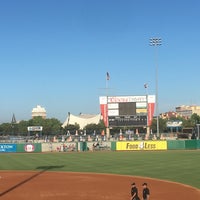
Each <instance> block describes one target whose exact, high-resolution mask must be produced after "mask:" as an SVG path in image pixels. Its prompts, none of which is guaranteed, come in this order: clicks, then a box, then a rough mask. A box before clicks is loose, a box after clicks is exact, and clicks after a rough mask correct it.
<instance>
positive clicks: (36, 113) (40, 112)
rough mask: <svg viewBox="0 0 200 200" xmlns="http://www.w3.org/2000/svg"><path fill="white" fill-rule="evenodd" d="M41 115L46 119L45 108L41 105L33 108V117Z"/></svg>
mask: <svg viewBox="0 0 200 200" xmlns="http://www.w3.org/2000/svg"><path fill="white" fill-rule="evenodd" d="M39 116H40V117H42V118H43V119H46V116H47V114H46V110H45V108H43V107H41V106H40V105H37V106H36V108H33V110H32V118H34V117H39Z"/></svg>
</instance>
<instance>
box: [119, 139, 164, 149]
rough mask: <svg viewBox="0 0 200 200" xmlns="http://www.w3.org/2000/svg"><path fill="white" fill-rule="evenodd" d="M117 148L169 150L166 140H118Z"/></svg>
mask: <svg viewBox="0 0 200 200" xmlns="http://www.w3.org/2000/svg"><path fill="white" fill-rule="evenodd" d="M116 150H120V151H121V150H125V151H140V150H150V151H152V150H153V151H154V150H167V142H166V141H134V142H131V141H130V142H117V144H116Z"/></svg>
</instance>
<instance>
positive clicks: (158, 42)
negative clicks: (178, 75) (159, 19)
mask: <svg viewBox="0 0 200 200" xmlns="http://www.w3.org/2000/svg"><path fill="white" fill-rule="evenodd" d="M149 43H150V46H155V47H156V49H157V46H160V45H161V44H162V40H161V38H150V39H149ZM155 62H156V119H157V137H159V136H160V134H159V109H158V59H157V51H156V56H155Z"/></svg>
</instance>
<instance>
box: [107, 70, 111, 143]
mask: <svg viewBox="0 0 200 200" xmlns="http://www.w3.org/2000/svg"><path fill="white" fill-rule="evenodd" d="M109 80H110V75H109V73H108V72H107V73H106V101H107V111H106V112H107V120H106V121H107V124H106V136H107V139H108V138H110V129H109V120H108V81H109Z"/></svg>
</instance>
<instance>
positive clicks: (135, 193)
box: [131, 183, 140, 200]
mask: <svg viewBox="0 0 200 200" xmlns="http://www.w3.org/2000/svg"><path fill="white" fill-rule="evenodd" d="M139 199H140V198H139V197H138V189H137V187H136V184H135V183H132V184H131V200H139Z"/></svg>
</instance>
